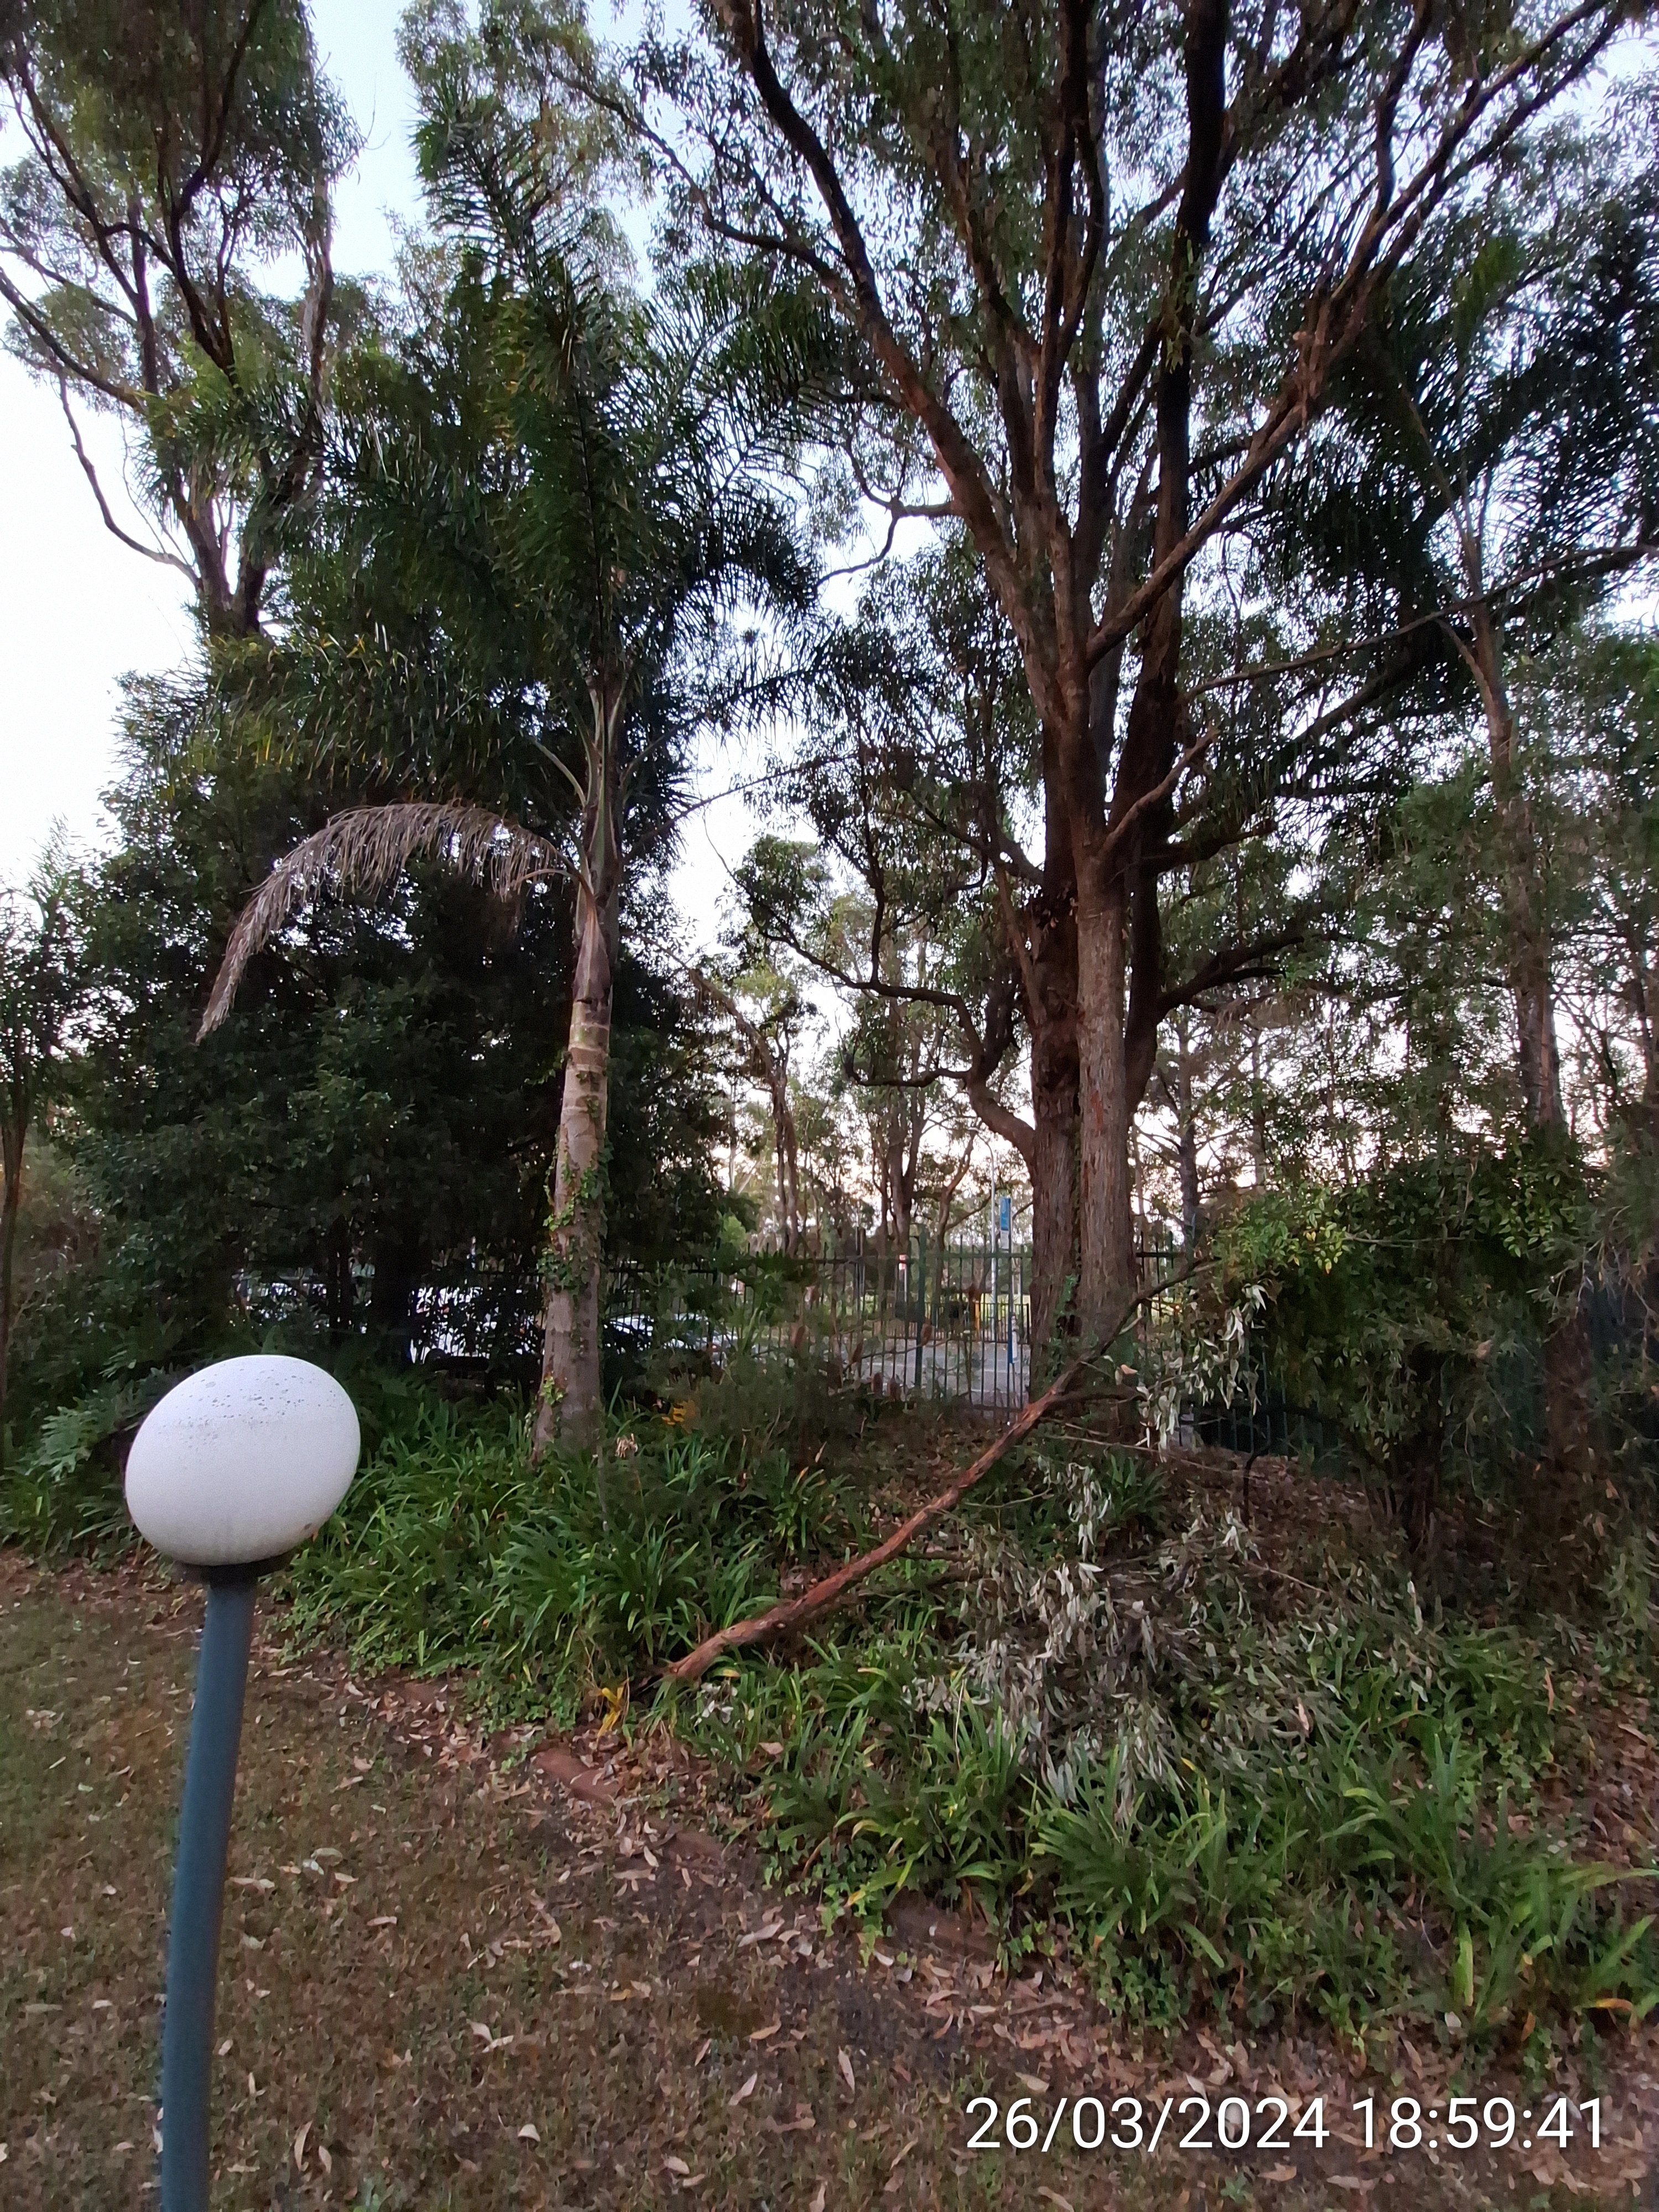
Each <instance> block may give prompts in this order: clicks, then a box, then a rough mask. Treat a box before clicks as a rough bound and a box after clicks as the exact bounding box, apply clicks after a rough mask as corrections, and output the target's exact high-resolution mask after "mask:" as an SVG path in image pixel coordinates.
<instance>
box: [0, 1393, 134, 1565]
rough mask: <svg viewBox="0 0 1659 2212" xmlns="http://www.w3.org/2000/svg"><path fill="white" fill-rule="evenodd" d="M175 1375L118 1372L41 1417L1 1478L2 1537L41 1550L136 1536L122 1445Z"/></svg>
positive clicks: (101, 1547)
mask: <svg viewBox="0 0 1659 2212" xmlns="http://www.w3.org/2000/svg"><path fill="white" fill-rule="evenodd" d="M172 1379H173V1378H172V1377H171V1376H166V1375H148V1376H140V1377H137V1378H134V1377H132V1376H120V1377H118V1378H116V1379H115V1380H113V1381H110V1382H106V1383H102V1384H101V1385H100V1387H99V1388H98V1389H95V1390H93V1391H92V1392H90V1393H89V1394H88V1395H87V1396H85V1397H83V1398H81V1399H78V1400H77V1401H76V1402H75V1403H74V1404H73V1405H70V1406H65V1407H62V1408H61V1409H60V1410H59V1411H58V1413H53V1414H51V1415H50V1416H49V1417H48V1418H47V1419H46V1420H45V1421H43V1422H42V1423H41V1425H40V1428H39V1430H38V1431H36V1433H35V1436H34V1437H33V1441H32V1443H31V1444H30V1447H29V1449H28V1450H27V1452H26V1453H25V1454H24V1455H22V1456H21V1458H20V1459H19V1460H17V1461H16V1462H15V1464H14V1463H13V1462H11V1461H10V1460H8V1462H7V1464H6V1469H5V1473H4V1474H3V1477H0V1542H6V1543H14V1544H21V1545H22V1546H24V1547H26V1548H27V1550H29V1551H32V1552H36V1553H43V1554H49V1553H55V1552H64V1551H96V1552H101V1551H106V1550H108V1549H110V1548H112V1547H118V1546H120V1545H123V1544H125V1543H127V1542H130V1541H131V1535H132V1528H131V1522H129V1521H128V1519H127V1514H126V1506H125V1501H124V1499H123V1497H122V1492H121V1472H120V1462H119V1458H118V1445H119V1443H120V1441H121V1439H122V1438H124V1437H128V1436H130V1435H131V1432H132V1431H133V1430H135V1429H136V1428H137V1425H138V1423H139V1422H140V1421H141V1420H142V1419H143V1417H144V1415H145V1414H146V1413H148V1412H149V1408H150V1407H152V1406H153V1405H154V1404H155V1401H156V1400H157V1399H158V1398H159V1397H160V1396H161V1393H162V1392H163V1390H165V1389H166V1388H167V1384H168V1383H169V1382H170V1381H171V1380H172Z"/></svg>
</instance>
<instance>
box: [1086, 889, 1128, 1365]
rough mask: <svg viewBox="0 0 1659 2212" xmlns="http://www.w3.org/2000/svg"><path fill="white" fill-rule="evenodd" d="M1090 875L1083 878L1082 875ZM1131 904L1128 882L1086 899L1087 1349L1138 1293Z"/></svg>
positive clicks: (1088, 895)
mask: <svg viewBox="0 0 1659 2212" xmlns="http://www.w3.org/2000/svg"><path fill="white" fill-rule="evenodd" d="M1082 873H1083V871H1081V870H1079V874H1082ZM1123 908H1124V897H1123V887H1122V884H1121V880H1120V881H1118V882H1115V883H1113V884H1110V885H1109V886H1108V888H1107V889H1106V890H1104V892H1101V891H1099V890H1096V889H1094V888H1093V887H1092V886H1091V888H1090V890H1088V891H1087V892H1086V893H1085V891H1083V890H1081V889H1080V890H1079V897H1078V932H1077V936H1078V945H1077V975H1078V1024H1077V1042H1078V1122H1079V1146H1078V1150H1079V1193H1078V1243H1079V1248H1080V1253H1081V1261H1082V1264H1081V1267H1080V1268H1079V1283H1078V1311H1079V1317H1080V1319H1081V1322H1082V1325H1083V1332H1084V1337H1085V1341H1094V1340H1097V1339H1098V1337H1099V1334H1100V1331H1101V1329H1102V1328H1103V1327H1104V1325H1105V1322H1106V1319H1107V1316H1108V1315H1109V1314H1110V1313H1113V1312H1116V1311H1118V1310H1121V1308H1122V1307H1123V1306H1124V1305H1125V1304H1126V1303H1127V1300H1128V1298H1129V1297H1131V1296H1132V1295H1133V1289H1134V1225H1133V1213H1132V1208H1131V1202H1130V1192H1129V1121H1130V1116H1131V1115H1132V1114H1133V1111H1134V1106H1133V1101H1132V1100H1131V1098H1130V1097H1129V1084H1128V1066H1127V1059H1126V1055H1125V1053H1124V1036H1123V1024H1124V1015H1125V1013H1126V1012H1127V1007H1126V1005H1125V957H1124V942H1123V933H1124V919H1125V917H1124V911H1123Z"/></svg>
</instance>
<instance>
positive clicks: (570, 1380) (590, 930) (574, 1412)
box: [534, 884, 611, 1457]
mask: <svg viewBox="0 0 1659 2212" xmlns="http://www.w3.org/2000/svg"><path fill="white" fill-rule="evenodd" d="M606 937H607V931H606V928H605V916H604V915H602V914H601V912H600V910H599V904H598V902H597V901H596V900H595V899H594V897H593V896H592V889H591V887H590V886H589V885H588V884H579V885H578V887H577V892H576V982H575V990H574V995H573V997H572V1000H571V1005H570V1043H569V1048H568V1051H567V1053H566V1054H565V1063H564V1092H563V1097H562V1101H561V1103H560V1108H559V1141H558V1151H557V1154H556V1159H555V1164H554V1170H553V1219H552V1224H551V1246H552V1249H551V1250H550V1254H549V1255H548V1261H547V1310H546V1318H545V1322H544V1329H543V1338H542V1386H541V1392H540V1395H539V1398H538V1403H537V1407H536V1430H535V1439H534V1449H535V1452H536V1455H537V1456H538V1457H539V1455H541V1454H542V1453H543V1452H544V1450H546V1449H547V1447H548V1446H549V1445H550V1443H553V1441H554V1440H555V1438H557V1439H558V1440H559V1441H560V1442H562V1443H569V1444H574V1446H576V1447H577V1448H578V1449H582V1450H592V1449H594V1447H595V1446H596V1445H597V1444H598V1443H599V1430H600V1421H601V1416H602V1412H603V1407H604V1394H603V1386H602V1383H601V1379H600V1373H599V1354H600V1348H601V1338H600V1317H599V1276H600V1263H601V1260H602V1258H603V1250H604V1242H605V1198H604V1192H603V1189H602V1187H601V1172H602V1158H603V1154H604V1150H605V1115H606V1111H607V1109H608V1107H609V1103H610V1079H611V952H610V947H609V945H607V943H606Z"/></svg>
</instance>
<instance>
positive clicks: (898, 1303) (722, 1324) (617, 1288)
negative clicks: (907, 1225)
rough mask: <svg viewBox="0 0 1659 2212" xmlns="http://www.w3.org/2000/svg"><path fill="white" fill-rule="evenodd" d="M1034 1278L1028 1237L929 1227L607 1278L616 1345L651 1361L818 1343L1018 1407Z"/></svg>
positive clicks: (867, 1374) (907, 1380) (817, 1349)
mask: <svg viewBox="0 0 1659 2212" xmlns="http://www.w3.org/2000/svg"><path fill="white" fill-rule="evenodd" d="M1030 1322H1031V1314H1030V1248H1029V1247H1028V1246H1022V1245H1009V1244H1003V1243H999V1244H997V1245H994V1246H991V1245H985V1244H978V1245H974V1244H957V1243H946V1244H945V1246H944V1247H943V1248H942V1249H941V1248H940V1247H939V1245H937V1244H934V1245H933V1246H931V1248H930V1245H929V1242H928V1240H927V1238H926V1237H918V1238H916V1239H915V1240H914V1241H913V1242H912V1243H911V1244H910V1246H909V1248H908V1249H907V1250H905V1251H902V1252H900V1251H897V1250H887V1251H882V1250H879V1249H876V1248H875V1247H873V1246H868V1247H864V1248H855V1249H852V1250H848V1251H844V1252H837V1253H834V1254H831V1255H828V1256H825V1257H823V1258H816V1259H812V1260H806V1261H791V1260H786V1259H783V1258H782V1257H781V1255H776V1254H760V1255H755V1256H754V1258H753V1259H752V1260H751V1261H748V1262H745V1263H744V1267H743V1268H742V1270H741V1272H740V1273H720V1272H719V1271H716V1270H714V1269H713V1268H709V1269H700V1270H684V1269H682V1270H676V1271H672V1272H667V1273H661V1274H658V1275H654V1276H646V1275H642V1274H641V1273H637V1272H635V1271H630V1270H627V1269H623V1270H619V1271H617V1273H615V1274H614V1275H613V1276H612V1277H611V1280H610V1282H609V1285H607V1296H606V1305H605V1334H606V1340H607V1349H608V1350H609V1352H610V1353H611V1357H612V1358H613V1359H616V1360H619V1361H621V1362H623V1364H638V1365H640V1366H647V1365H649V1364H653V1362H654V1363H659V1364H668V1365H670V1366H671V1365H672V1364H674V1363H675V1362H676V1361H679V1362H695V1363H698V1364H713V1365H719V1364H724V1363H725V1361H726V1359H727V1358H730V1357H731V1356H732V1354H733V1353H735V1352H739V1351H748V1352H756V1353H759V1354H762V1355H766V1354H771V1355H774V1356H776V1355H781V1354H787V1353H794V1354H797V1355H799V1354H801V1353H810V1354H811V1357H812V1358H816V1359H818V1360H821V1361H822V1362H823V1364H824V1365H825V1366H826V1367H827V1368H828V1369H829V1371H830V1372H831V1373H832V1374H834V1375H836V1376H839V1377H841V1378H842V1379H843V1380H845V1381H848V1382H850V1383H860V1382H861V1383H865V1384H866V1385H867V1386H868V1387H870V1388H871V1389H875V1390H877V1391H878V1392H880V1393H881V1394H882V1395H884V1396H888V1397H921V1398H924V1399H929V1398H931V1399H935V1400H939V1401H950V1402H954V1403H957V1404H965V1405H968V1406H971V1407H976V1408H979V1409H981V1410H983V1411H984V1412H987V1413H1005V1414H1009V1413H1013V1412H1014V1411H1015V1410H1016V1409H1017V1408H1018V1407H1021V1406H1023V1405H1024V1402H1025V1396H1026V1390H1027V1387H1028V1384H1029V1382H1030Z"/></svg>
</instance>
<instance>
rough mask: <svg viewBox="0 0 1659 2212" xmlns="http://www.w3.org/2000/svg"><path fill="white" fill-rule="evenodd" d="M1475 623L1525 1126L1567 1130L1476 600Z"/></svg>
mask: <svg viewBox="0 0 1659 2212" xmlns="http://www.w3.org/2000/svg"><path fill="white" fill-rule="evenodd" d="M1473 623H1474V656H1473V658H1474V671H1475V680H1476V682H1477V684H1478V685H1479V687H1480V704H1481V707H1482V709H1483V710H1484V712H1485V715H1486V744H1487V750H1488V754H1489V756H1490V758H1491V762H1492V803H1493V805H1494V806H1495V808H1496V810H1497V813H1498V836H1499V840H1500V842H1501V846H1502V852H1503V866H1504V919H1505V922H1506V925H1507V928H1508V935H1509V960H1510V990H1511V992H1512V993H1513V994H1514V998H1515V1028H1516V1047H1517V1050H1518V1055H1519V1059H1520V1063H1521V1092H1522V1099H1523V1101H1524V1103H1525V1107H1526V1115H1527V1122H1528V1127H1530V1128H1532V1129H1534V1130H1535V1131H1538V1132H1540V1133H1542V1132H1544V1131H1546V1130H1557V1129H1561V1128H1564V1127H1565V1120H1566V1116H1565V1113H1564V1111H1563V1109H1562V1103H1561V1058H1560V1054H1559V1050H1558V1048H1557V1045H1556V1038H1555V995H1554V991H1553V987H1552V982H1551V977H1550V952H1549V924H1548V920H1547V915H1546V914H1545V910H1544V887H1543V882H1542V877H1541V869H1540V867H1539V862H1538V838H1537V835H1536V832H1535V831H1534V827H1533V820H1532V809H1531V807H1530V805H1528V801H1527V794H1526V792H1525V790H1524V789H1523V788H1522V784H1521V780H1520V777H1519V775H1518V774H1517V773H1516V762H1515V715H1514V711H1513V709H1512V708H1510V700H1509V690H1508V686H1507V684H1506V683H1505V681H1504V664H1503V641H1502V640H1501V638H1500V637H1499V635H1498V628H1497V625H1496V623H1494V622H1493V620H1492V615H1491V613H1490V611H1488V609H1487V608H1486V605H1485V604H1484V602H1479V603H1477V605H1476V606H1475V608H1474V617H1473Z"/></svg>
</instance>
